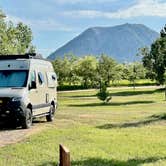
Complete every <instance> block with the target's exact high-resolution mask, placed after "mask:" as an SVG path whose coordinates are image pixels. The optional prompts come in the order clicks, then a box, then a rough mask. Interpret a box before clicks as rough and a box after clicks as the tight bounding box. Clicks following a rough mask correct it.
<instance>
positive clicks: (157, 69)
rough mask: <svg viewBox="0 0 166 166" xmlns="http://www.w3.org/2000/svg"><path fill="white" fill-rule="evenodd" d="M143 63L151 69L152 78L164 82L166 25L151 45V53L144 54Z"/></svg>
mask: <svg viewBox="0 0 166 166" xmlns="http://www.w3.org/2000/svg"><path fill="white" fill-rule="evenodd" d="M143 64H144V66H145V67H146V68H147V70H149V71H151V75H150V76H151V78H152V79H155V80H156V81H157V82H158V84H164V83H165V79H164V74H165V68H166V26H165V27H164V28H163V29H162V30H161V32H160V37H159V38H158V39H157V40H156V41H155V42H154V43H153V44H152V45H151V49H150V51H149V53H146V54H144V55H143Z"/></svg>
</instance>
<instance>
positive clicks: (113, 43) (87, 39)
mask: <svg viewBox="0 0 166 166" xmlns="http://www.w3.org/2000/svg"><path fill="white" fill-rule="evenodd" d="M158 36H159V34H158V33H157V32H155V31H153V30H151V29H150V28H148V27H146V26H145V25H142V24H128V23H127V24H123V25H118V26H114V27H94V28H89V29H87V30H85V31H84V32H83V33H81V34H80V35H79V36H77V37H76V38H74V39H73V40H71V41H69V42H68V43H67V44H65V45H64V46H62V47H61V48H59V49H57V50H56V51H55V52H53V53H52V54H51V55H50V56H49V57H48V59H51V60H54V59H55V58H57V57H63V56H64V55H65V54H68V53H73V54H74V55H76V56H84V55H89V54H91V55H100V54H102V53H104V54H107V55H109V56H111V57H113V58H114V59H116V60H117V61H119V62H126V61H127V62H132V61H134V60H136V59H138V57H136V56H135V55H136V54H137V53H138V48H141V47H144V46H150V45H151V44H152V42H153V41H154V40H155V39H156V38H157V37H158Z"/></svg>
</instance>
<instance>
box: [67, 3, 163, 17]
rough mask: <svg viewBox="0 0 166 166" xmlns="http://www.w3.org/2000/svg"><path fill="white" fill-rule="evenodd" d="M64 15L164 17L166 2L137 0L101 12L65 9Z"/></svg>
mask: <svg viewBox="0 0 166 166" xmlns="http://www.w3.org/2000/svg"><path fill="white" fill-rule="evenodd" d="M64 15H65V16H70V17H76V18H77V17H81V18H108V19H111V18H122V19H124V18H131V17H139V16H158V17H166V2H165V1H161V0H138V1H137V3H136V4H134V5H133V6H130V7H128V8H127V9H119V10H117V11H116V12H103V11H98V10H75V11H67V12H65V13H64Z"/></svg>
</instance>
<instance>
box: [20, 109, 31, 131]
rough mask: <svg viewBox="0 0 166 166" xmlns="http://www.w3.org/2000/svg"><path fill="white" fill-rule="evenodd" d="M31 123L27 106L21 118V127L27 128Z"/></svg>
mask: <svg viewBox="0 0 166 166" xmlns="http://www.w3.org/2000/svg"><path fill="white" fill-rule="evenodd" d="M31 125H32V111H31V110H30V109H29V108H27V109H26V112H25V116H24V117H23V119H22V128H23V129H29V128H30V127H31Z"/></svg>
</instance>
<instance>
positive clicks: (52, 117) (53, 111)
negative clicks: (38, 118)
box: [46, 106, 55, 122]
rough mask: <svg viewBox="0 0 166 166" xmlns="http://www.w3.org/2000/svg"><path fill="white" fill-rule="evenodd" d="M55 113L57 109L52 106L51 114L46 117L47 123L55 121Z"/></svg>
mask: <svg viewBox="0 0 166 166" xmlns="http://www.w3.org/2000/svg"><path fill="white" fill-rule="evenodd" d="M54 113H55V108H54V106H51V107H50V111H49V114H48V115H46V120H47V122H52V121H54Z"/></svg>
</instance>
